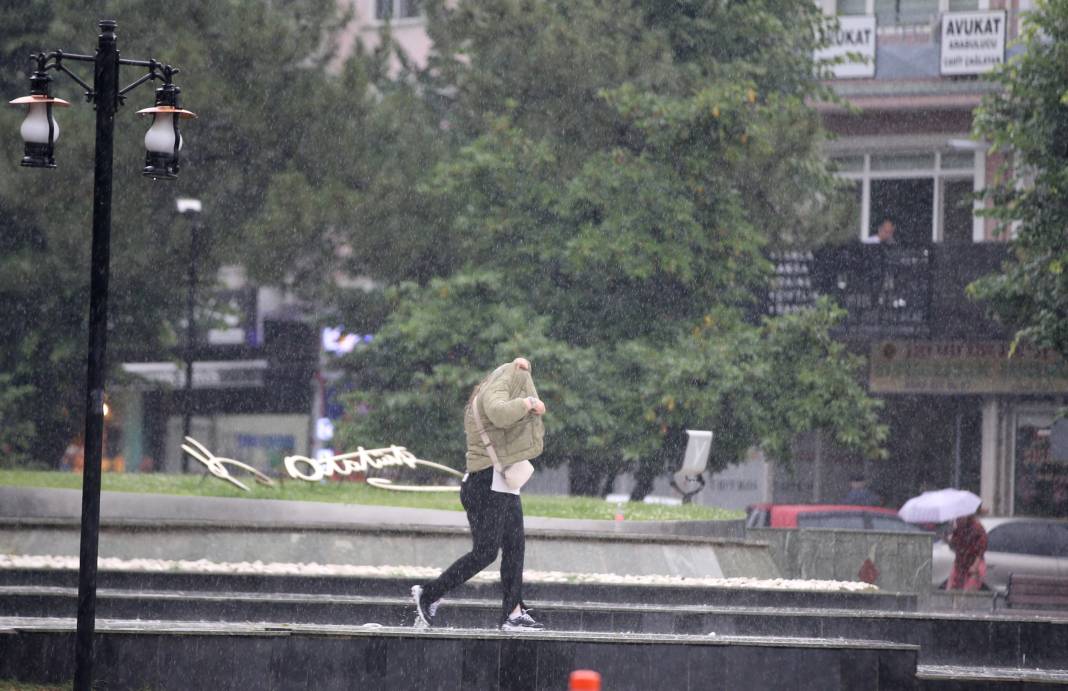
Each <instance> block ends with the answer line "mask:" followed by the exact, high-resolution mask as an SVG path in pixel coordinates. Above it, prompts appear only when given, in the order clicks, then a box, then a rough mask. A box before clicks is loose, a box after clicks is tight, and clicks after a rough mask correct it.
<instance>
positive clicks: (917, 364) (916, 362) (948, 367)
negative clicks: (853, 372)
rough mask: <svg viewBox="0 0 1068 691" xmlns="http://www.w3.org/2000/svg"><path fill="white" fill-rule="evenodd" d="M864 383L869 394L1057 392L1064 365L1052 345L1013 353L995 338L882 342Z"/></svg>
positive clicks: (1063, 385) (1065, 386) (1064, 380)
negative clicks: (994, 339)
mask: <svg viewBox="0 0 1068 691" xmlns="http://www.w3.org/2000/svg"><path fill="white" fill-rule="evenodd" d="M1010 353H1011V357H1010ZM868 383H869V388H870V390H871V391H872V392H873V393H931V394H986V393H1005V394H1060V393H1066V392H1068V364H1066V363H1065V362H1064V360H1062V359H1061V357H1060V356H1059V355H1058V354H1057V353H1056V352H1055V351H1053V350H1052V349H1049V348H1032V347H1029V346H1023V345H1021V346H1018V347H1017V348H1016V350H1015V352H1013V351H1012V348H1011V344H1010V343H1007V342H1000V341H976V342H967V341H882V342H876V343H873V344H872V350H871V359H870V377H869V382H868Z"/></svg>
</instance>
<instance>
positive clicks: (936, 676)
mask: <svg viewBox="0 0 1068 691" xmlns="http://www.w3.org/2000/svg"><path fill="white" fill-rule="evenodd" d="M916 678H917V679H922V680H924V681H954V682H969V681H972V682H997V681H1004V682H1026V683H1047V684H1064V685H1068V669H1038V668H1032V667H966V666H961V665H916Z"/></svg>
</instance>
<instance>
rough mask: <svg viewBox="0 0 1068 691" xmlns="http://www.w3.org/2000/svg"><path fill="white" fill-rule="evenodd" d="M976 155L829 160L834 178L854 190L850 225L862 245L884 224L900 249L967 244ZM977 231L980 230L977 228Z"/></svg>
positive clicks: (904, 154)
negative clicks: (891, 226)
mask: <svg viewBox="0 0 1068 691" xmlns="http://www.w3.org/2000/svg"><path fill="white" fill-rule="evenodd" d="M977 158H979V159H980V163H981V159H982V156H981V155H979V156H977V155H976V153H974V152H971V151H968V152H959V151H947V152H939V151H913V152H892V153H865V154H842V155H834V156H832V163H833V164H834V166H835V169H836V170H837V174H838V176H839V177H840V178H843V179H845V180H851V181H853V182H854V184H855V185H856V189H857V198H858V204H857V205H856V207H855V208H854V210H853V218H852V219H851V220H850V223H851V224H852V225H853V227H854V228H856V229H857V232H858V234H859V236H860V239H861V240H862V241H863V242H875V241H876V231H877V229H878V227H879V225H880V224H881V223H882V222H883V221H884V220H885V219H890V220H891V221H893V223H894V225H895V227H896V232H895V234H894V237H895V240H896V241H897V242H899V243H901V244H905V245H917V244H924V243H928V242H952V243H961V242H971V241H972V239H973V238H974V237H976V234H975V230H974V229H975V228H976V224H977V221H976V220H975V216H974V213H973V207H974V203H975V202H974V198H973V193H974V191H975V189H976V177H975V173H976V170H977V160H976V159H977ZM980 228H981V226H980Z"/></svg>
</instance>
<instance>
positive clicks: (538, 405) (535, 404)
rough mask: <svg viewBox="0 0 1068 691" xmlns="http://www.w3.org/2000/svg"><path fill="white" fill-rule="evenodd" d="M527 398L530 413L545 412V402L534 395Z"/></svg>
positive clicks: (539, 413)
mask: <svg viewBox="0 0 1068 691" xmlns="http://www.w3.org/2000/svg"><path fill="white" fill-rule="evenodd" d="M525 400H526V402H527V412H528V413H534V414H535V415H544V414H545V404H544V403H542V402H541V399H539V398H535V397H534V396H527V397H526V399H525Z"/></svg>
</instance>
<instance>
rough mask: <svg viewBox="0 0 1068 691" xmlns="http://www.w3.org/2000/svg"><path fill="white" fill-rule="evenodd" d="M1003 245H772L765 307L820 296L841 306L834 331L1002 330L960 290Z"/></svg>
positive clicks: (854, 335)
mask: <svg viewBox="0 0 1068 691" xmlns="http://www.w3.org/2000/svg"><path fill="white" fill-rule="evenodd" d="M1007 256H1008V245H1006V244H1003V243H976V244H970V245H941V244H929V245H921V246H893V247H888V246H884V245H860V244H857V245H850V246H842V247H824V248H819V249H817V250H811V251H785V252H776V253H773V255H772V259H773V261H775V265H776V278H775V281H774V283H773V285H772V289H771V290H770V292H769V294H768V299H767V303H766V311H767V313H769V314H785V313H788V312H794V311H797V310H801V309H804V308H806V307H808V306H810V305H812V304H813V303H814V302H815V300H816V299H817V298H818V297H819V296H828V297H830V298H831V299H832V300H834V301H835V302H837V303H838V304H839V305H840V306H842V307H843V308H845V309H846V311H847V312H848V315H847V317H846V318H845V320H844V321H843V322H841V323H840V325H839V327H838V330H837V331H838V333H836V335H837V336H839V337H843V338H849V339H869V338H885V337H911V338H969V337H978V336H983V337H986V338H990V337H995V336H1002V335H1005V330H1004V328H1003V327H1001V325H999V324H997V323H996V322H993V321H992V320H990V319H989V318H988V317H986V316H985V313H984V311H983V307H982V305H979V304H977V303H975V302H974V301H972V300H971V299H970V298H968V296H967V295H966V294H965V288H966V287H967V285H968V284H969V283H971V282H972V281H974V280H975V279H977V278H980V277H981V276H984V275H987V274H990V273H993V272H995V271H997V269H998V267H999V265H1000V264H1001V262H1002V261H1003V260H1004V259H1005V258H1006V257H1007Z"/></svg>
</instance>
